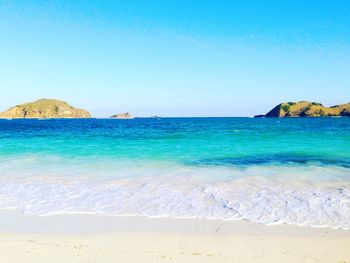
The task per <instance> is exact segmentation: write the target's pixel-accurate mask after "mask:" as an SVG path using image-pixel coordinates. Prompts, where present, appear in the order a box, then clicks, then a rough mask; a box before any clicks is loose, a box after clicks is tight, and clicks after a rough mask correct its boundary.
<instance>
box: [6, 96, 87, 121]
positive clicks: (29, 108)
mask: <svg viewBox="0 0 350 263" xmlns="http://www.w3.org/2000/svg"><path fill="white" fill-rule="evenodd" d="M90 117H91V115H90V113H89V112H88V111H86V110H83V109H76V108H74V107H72V106H70V105H69V104H68V103H66V102H64V101H60V100H54V99H40V100H37V101H34V102H29V103H24V104H21V105H17V106H14V107H12V108H10V109H8V110H6V111H4V112H1V113H0V118H13V119H14V118H90Z"/></svg>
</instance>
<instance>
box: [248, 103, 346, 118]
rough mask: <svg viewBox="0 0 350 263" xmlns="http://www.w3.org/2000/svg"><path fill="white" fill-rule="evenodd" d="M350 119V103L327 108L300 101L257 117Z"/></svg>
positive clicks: (286, 104)
mask: <svg viewBox="0 0 350 263" xmlns="http://www.w3.org/2000/svg"><path fill="white" fill-rule="evenodd" d="M343 116H347V117H350V103H348V104H341V105H335V106H332V107H325V106H323V105H322V104H321V103H318V102H309V101H299V102H283V103H281V104H279V105H277V106H276V107H274V108H273V109H272V110H271V111H269V112H268V113H267V114H266V115H256V116H255V117H256V118H261V117H267V118H273V117H276V118H286V117H343Z"/></svg>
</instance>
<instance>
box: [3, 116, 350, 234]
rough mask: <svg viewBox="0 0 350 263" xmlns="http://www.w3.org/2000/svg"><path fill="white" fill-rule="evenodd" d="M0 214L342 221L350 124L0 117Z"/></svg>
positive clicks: (348, 191)
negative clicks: (16, 211) (13, 211)
mask: <svg viewBox="0 0 350 263" xmlns="http://www.w3.org/2000/svg"><path fill="white" fill-rule="evenodd" d="M0 171H1V174H0V180H1V186H0V208H3V209H9V208H11V209H19V210H21V211H23V212H24V213H28V214H36V215H49V214H58V213H93V214H106V215H143V216H171V217H199V218H221V219H225V220H229V219H246V220H250V221H254V222H259V223H264V224H278V223H289V224H298V225H309V226H330V227H335V228H345V229H347V228H349V226H350V187H349V186H350V118H329V119H326V118H325V119H323V118H319V119H251V118H164V119H134V120H110V119H88V120H0Z"/></svg>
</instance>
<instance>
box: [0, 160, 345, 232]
mask: <svg viewBox="0 0 350 263" xmlns="http://www.w3.org/2000/svg"><path fill="white" fill-rule="evenodd" d="M84 167H85V166H84ZM126 167H127V169H126V168H125V169H122V170H119V172H120V173H124V176H102V177H94V178H93V179H92V178H90V177H89V176H86V177H84V176H75V175H74V174H69V172H67V173H66V174H65V175H64V176H62V175H54V174H52V173H51V174H46V173H47V172H48V170H45V169H42V170H40V168H38V167H37V168H36V172H35V174H32V175H30V176H29V175H28V174H26V176H22V175H21V174H17V173H19V170H14V171H15V172H14V173H12V174H11V173H10V172H9V173H8V174H7V175H3V176H1V177H0V208H1V209H19V210H21V211H22V212H23V213H26V214H31V215H39V216H44V215H52V214H71V213H79V214H80V213H87V214H100V215H111V216H123V215H141V216H146V217H160V216H166V217H190V218H193V217H195V218H208V219H214V218H215V219H222V220H238V219H244V220H249V221H252V222H257V223H262V224H268V225H269V224H282V223H286V224H295V225H303V226H317V227H332V228H340V229H350V181H349V170H348V169H346V168H344V167H321V166H307V167H302V166H295V167H293V166H292V167H290V166H276V165H271V166H250V167H248V168H233V167H193V166H186V165H179V164H166V165H165V164H162V165H160V164H158V165H157V164H154V163H150V164H147V165H135V164H133V165H131V164H130V163H128V165H126ZM55 171H56V170H55ZM69 171H71V172H73V171H74V172H76V171H77V170H69ZM104 171H105V170H104ZM85 172H88V170H85ZM110 172H111V173H112V171H110ZM114 172H116V171H114ZM80 174H84V171H82V170H81V171H80ZM130 175H133V176H130ZM344 178H347V179H344Z"/></svg>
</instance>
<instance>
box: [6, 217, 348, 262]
mask: <svg viewBox="0 0 350 263" xmlns="http://www.w3.org/2000/svg"><path fill="white" fill-rule="evenodd" d="M349 247H350V231H349V230H335V229H329V228H311V227H298V226H291V225H274V226H266V225H261V224H256V223H251V222H246V221H241V220H239V221H238V220H237V221H222V220H214V219H213V220H208V219H171V218H144V217H136V216H132V217H110V216H98V215H52V216H30V215H24V214H22V213H20V212H18V211H4V210H3V211H0V253H1V258H2V259H3V260H4V262H15V263H17V262H18V263H19V262H57V263H61V262H111V261H113V260H116V261H119V260H120V261H121V262H219V263H224V262H336V263H340V262H342V263H343V262H349V261H350V250H349Z"/></svg>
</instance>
